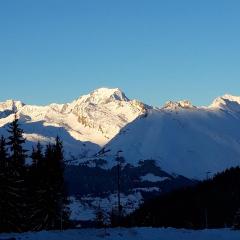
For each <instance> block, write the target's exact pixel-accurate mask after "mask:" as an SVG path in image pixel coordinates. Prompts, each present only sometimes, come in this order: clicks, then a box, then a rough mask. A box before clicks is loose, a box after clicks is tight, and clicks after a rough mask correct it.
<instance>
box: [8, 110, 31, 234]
mask: <svg viewBox="0 0 240 240" xmlns="http://www.w3.org/2000/svg"><path fill="white" fill-rule="evenodd" d="M8 133H9V137H8V141H7V145H8V146H9V150H10V154H9V158H8V182H9V188H10V189H11V195H12V199H11V202H12V204H11V208H10V209H9V225H10V229H11V231H18V232H21V231H24V230H26V229H27V227H28V226H27V224H26V222H27V221H26V209H27V206H26V197H27V196H26V181H25V178H26V167H25V159H26V156H27V155H26V152H27V151H26V150H25V149H24V147H23V144H24V143H25V139H24V138H23V130H22V129H21V128H20V127H19V123H18V118H17V116H16V114H15V118H14V120H13V122H12V123H10V125H9V129H8Z"/></svg>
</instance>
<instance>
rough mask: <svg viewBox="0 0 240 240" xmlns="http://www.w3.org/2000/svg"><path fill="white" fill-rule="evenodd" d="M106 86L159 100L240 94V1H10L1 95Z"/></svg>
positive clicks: (63, 93)
mask: <svg viewBox="0 0 240 240" xmlns="http://www.w3.org/2000/svg"><path fill="white" fill-rule="evenodd" d="M103 86H104V87H119V88H121V89H122V90H123V91H124V92H125V93H126V95H127V96H128V97H130V98H137V99H139V100H142V101H144V102H146V103H148V104H152V105H155V106H159V105H162V104H163V103H164V102H165V101H167V100H170V99H171V100H179V99H189V100H191V101H192V102H193V103H194V104H196V105H206V104H209V103H210V102H211V101H212V100H213V98H215V97H217V96H219V95H222V94H224V93H231V94H234V95H240V1H238V0H236V1H234V0H224V1H223V0H188V1H187V0H108V1H107V0H95V1H93V0H85V1H81V0H76V1H74V0H1V1H0V101H3V100H6V99H10V98H14V99H19V100H22V101H24V102H25V103H29V104H47V103H50V102H59V103H63V102H69V101H72V100H73V99H75V98H77V97H78V96H80V95H82V94H85V93H88V92H89V91H92V90H94V89H95V88H98V87H103Z"/></svg>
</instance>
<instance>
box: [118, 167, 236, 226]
mask: <svg viewBox="0 0 240 240" xmlns="http://www.w3.org/2000/svg"><path fill="white" fill-rule="evenodd" d="M123 225H125V226H126V225H127V226H136V225H137V226H155V227H176V228H194V229H202V228H222V227H233V228H235V229H240V168H239V167H236V168H230V169H227V170H225V171H224V172H222V173H219V174H217V175H216V176H214V177H213V178H212V179H208V180H206V181H203V182H201V183H199V184H197V185H196V186H193V187H187V188H184V189H181V190H177V191H173V192H171V193H168V194H165V195H162V196H159V197H157V198H154V199H152V200H149V201H147V202H146V203H144V204H143V205H142V206H141V207H140V209H138V210H136V211H135V212H134V213H133V214H131V215H130V216H128V217H127V218H126V219H125V220H124V222H123Z"/></svg>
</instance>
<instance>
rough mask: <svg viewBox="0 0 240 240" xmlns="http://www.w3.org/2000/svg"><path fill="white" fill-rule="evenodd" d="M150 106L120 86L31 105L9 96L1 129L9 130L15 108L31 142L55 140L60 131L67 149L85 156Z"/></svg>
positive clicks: (0, 106) (2, 106)
mask: <svg viewBox="0 0 240 240" xmlns="http://www.w3.org/2000/svg"><path fill="white" fill-rule="evenodd" d="M147 108H148V106H147V105H145V104H143V103H141V102H139V101H136V100H129V99H128V98H127V97H126V96H125V94H124V93H123V92H122V91H121V90H120V89H117V88H116V89H108V88H100V89H97V90H95V91H93V92H92V93H90V94H88V95H84V96H81V97H79V98H78V99H76V100H75V101H73V102H71V103H67V104H50V105H48V106H32V105H27V104H23V103H21V102H20V101H14V100H8V101H6V102H2V103H0V128H1V129H0V131H1V132H2V133H3V134H6V133H5V128H6V125H7V124H8V123H10V122H11V121H12V120H13V117H14V114H13V113H14V112H16V113H17V115H18V116H19V117H20V121H21V124H22V128H23V129H24V132H25V137H26V139H27V140H28V145H29V146H31V145H32V144H33V143H35V142H37V141H41V142H43V143H47V142H52V141H53V140H54V138H55V137H56V136H57V135H59V136H60V137H61V138H62V140H63V141H64V145H65V150H66V152H71V154H73V155H75V156H76V155H80V156H86V155H89V154H93V153H96V151H98V150H99V149H100V147H102V146H104V145H105V144H106V143H107V142H108V141H109V140H110V139H112V138H113V137H114V136H115V135H116V134H117V133H118V132H119V131H120V129H121V128H122V127H124V126H125V125H126V124H128V123H129V122H131V121H133V120H134V119H135V118H136V117H138V116H139V115H141V114H143V113H144V112H145V111H146V109H147Z"/></svg>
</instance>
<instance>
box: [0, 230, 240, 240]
mask: <svg viewBox="0 0 240 240" xmlns="http://www.w3.org/2000/svg"><path fill="white" fill-rule="evenodd" d="M11 237H15V238H16V240H27V239H28V240H29V239H31V240H46V239H47V240H79V239H81V240H94V239H101V238H106V239H108V240H119V239H121V240H132V239H137V240H193V239H194V240H239V239H240V231H233V230H230V229H212V230H199V231H194V230H186V229H173V228H166V229H163V228H130V229H126V228H115V229H107V230H106V231H105V230H103V229H79V230H67V231H63V232H60V231H51V232H47V231H42V232H36V233H30V232H29V233H23V234H0V239H7V238H11Z"/></svg>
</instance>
